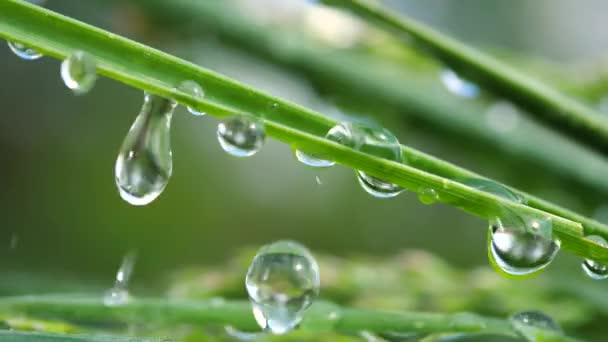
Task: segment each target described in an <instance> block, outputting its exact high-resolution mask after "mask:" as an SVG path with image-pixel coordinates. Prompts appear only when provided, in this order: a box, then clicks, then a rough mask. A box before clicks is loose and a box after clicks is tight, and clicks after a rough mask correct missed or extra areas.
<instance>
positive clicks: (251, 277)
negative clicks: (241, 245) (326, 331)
mask: <svg viewBox="0 0 608 342" xmlns="http://www.w3.org/2000/svg"><path fill="white" fill-rule="evenodd" d="M245 284H246V287H247V293H248V294H249V299H250V301H251V305H252V308H253V315H254V317H255V319H256V321H257V322H258V324H259V325H260V327H262V329H263V330H264V331H268V332H271V333H273V334H284V333H286V332H288V331H290V330H291V329H293V328H294V327H295V326H296V325H297V324H298V323H299V322H300V321H301V320H302V318H303V317H304V313H305V311H306V310H307V309H308V307H310V305H311V304H312V302H313V300H314V299H315V298H316V297H317V295H318V294H319V286H320V275H319V266H318V264H317V261H316V260H315V259H314V257H313V256H312V254H311V253H310V252H309V251H308V249H306V247H304V246H302V245H300V244H299V243H297V242H293V241H278V242H275V243H273V244H270V245H266V246H264V247H262V248H261V249H260V250H259V251H258V253H257V255H256V256H255V258H254V259H253V262H252V263H251V266H249V271H248V272H247V278H246V281H245Z"/></svg>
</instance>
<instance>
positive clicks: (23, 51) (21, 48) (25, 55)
mask: <svg viewBox="0 0 608 342" xmlns="http://www.w3.org/2000/svg"><path fill="white" fill-rule="evenodd" d="M8 47H9V48H10V49H11V51H13V53H14V54H15V55H17V57H19V58H21V59H25V60H28V61H33V60H36V59H40V58H42V56H44V55H43V54H42V53H41V52H38V51H37V50H34V49H32V48H30V47H27V46H25V45H23V44H21V43H17V42H8Z"/></svg>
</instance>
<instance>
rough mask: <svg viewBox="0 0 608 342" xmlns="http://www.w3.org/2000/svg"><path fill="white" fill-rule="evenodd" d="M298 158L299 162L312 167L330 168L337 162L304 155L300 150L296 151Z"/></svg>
mask: <svg viewBox="0 0 608 342" xmlns="http://www.w3.org/2000/svg"><path fill="white" fill-rule="evenodd" d="M295 155H296V158H297V159H298V161H300V162H302V163H303V164H306V165H308V166H312V167H330V166H333V165H334V164H335V162H333V161H331V160H324V159H321V158H317V157H315V156H313V155H311V154H308V153H304V152H302V151H300V150H296V152H295Z"/></svg>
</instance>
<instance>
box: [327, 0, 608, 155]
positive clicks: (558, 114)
mask: <svg viewBox="0 0 608 342" xmlns="http://www.w3.org/2000/svg"><path fill="white" fill-rule="evenodd" d="M322 2H323V3H325V4H327V5H330V6H336V7H339V8H343V9H346V10H348V11H350V12H351V13H353V14H355V15H357V16H359V17H361V18H362V19H364V20H366V21H369V22H370V23H374V24H376V25H377V26H379V27H381V28H384V29H386V30H388V31H390V32H393V33H395V35H396V36H397V37H400V38H405V39H413V40H414V42H415V44H418V45H420V46H421V47H423V48H424V49H426V50H428V51H429V52H430V53H431V54H433V55H434V56H436V57H437V58H439V59H441V60H442V61H443V62H444V63H445V64H447V65H448V66H449V67H451V68H452V69H454V70H455V71H457V72H458V73H460V74H461V75H463V76H465V77H467V78H468V79H470V80H473V81H475V82H477V83H479V84H480V85H482V86H484V87H486V88H488V89H491V90H493V91H494V92H496V93H497V94H501V95H502V96H505V97H506V98H509V99H510V100H512V101H513V102H515V103H517V104H519V105H520V106H521V107H522V108H526V109H528V113H529V114H531V115H533V117H534V118H536V119H537V120H539V121H541V122H543V123H545V124H547V125H548V126H550V127H552V128H553V129H555V130H557V131H560V132H562V133H564V134H565V135H567V136H569V137H571V138H572V139H574V140H576V141H578V142H580V143H581V144H584V145H586V146H589V147H590V148H593V149H596V150H597V151H599V152H601V153H602V154H604V155H606V154H608V121H606V120H603V119H602V118H601V116H600V115H599V113H596V112H595V111H594V110H592V109H591V108H588V107H586V106H585V105H583V104H581V103H579V102H577V101H576V100H574V99H572V98H569V97H567V96H565V95H563V94H561V93H559V92H558V91H556V90H555V89H553V88H551V87H549V86H547V85H545V84H543V83H541V82H538V81H536V80H535V79H534V78H532V77H529V76H528V75H525V74H524V73H521V72H519V71H517V70H516V69H515V68H512V67H510V66H509V65H507V64H504V63H502V62H500V61H499V60H497V59H495V58H493V57H491V56H489V55H486V54H484V53H482V52H480V51H478V50H475V49H473V48H471V47H469V46H467V45H465V44H462V43H460V42H458V41H457V40H455V39H452V38H450V37H447V36H445V35H443V34H440V33H439V32H437V31H435V30H433V29H431V28H430V27H427V26H425V25H423V24H421V23H419V22H417V21H415V20H413V19H411V18H408V17H403V16H397V15H395V14H393V13H390V12H388V11H387V10H384V9H382V8H381V7H380V6H378V5H374V4H372V3H371V2H369V1H364V0H322Z"/></svg>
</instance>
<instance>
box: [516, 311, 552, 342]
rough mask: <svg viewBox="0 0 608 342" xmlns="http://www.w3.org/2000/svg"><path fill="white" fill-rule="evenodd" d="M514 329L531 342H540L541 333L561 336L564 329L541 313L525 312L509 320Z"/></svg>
mask: <svg viewBox="0 0 608 342" xmlns="http://www.w3.org/2000/svg"><path fill="white" fill-rule="evenodd" d="M509 321H510V322H511V325H512V326H513V329H515V331H517V333H519V334H520V335H521V336H522V337H523V338H525V339H526V340H528V341H530V342H535V341H539V333H540V334H541V335H545V334H546V333H549V334H555V335H561V334H562V328H561V327H560V326H559V324H557V322H555V321H554V320H553V318H551V317H549V316H547V315H546V314H544V313H542V312H540V311H524V312H519V313H516V314H514V315H512V316H511V317H510V318H509Z"/></svg>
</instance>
